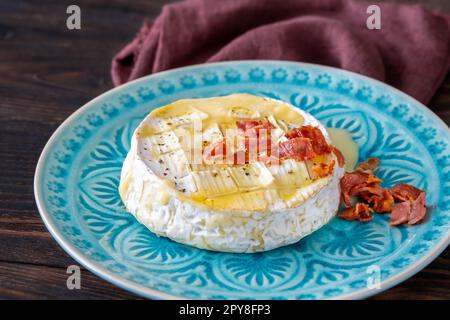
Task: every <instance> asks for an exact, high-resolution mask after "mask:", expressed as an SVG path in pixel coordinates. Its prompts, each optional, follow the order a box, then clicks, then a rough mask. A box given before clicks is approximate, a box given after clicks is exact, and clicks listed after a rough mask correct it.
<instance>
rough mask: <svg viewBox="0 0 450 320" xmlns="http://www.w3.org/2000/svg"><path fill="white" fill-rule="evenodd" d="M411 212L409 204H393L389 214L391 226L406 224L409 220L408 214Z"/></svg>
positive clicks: (406, 202)
mask: <svg viewBox="0 0 450 320" xmlns="http://www.w3.org/2000/svg"><path fill="white" fill-rule="evenodd" d="M410 211H411V203H410V202H409V201H404V202H400V203H396V204H394V206H393V207H392V213H391V221H390V224H391V226H397V225H399V224H403V223H407V222H408V220H409V212H410Z"/></svg>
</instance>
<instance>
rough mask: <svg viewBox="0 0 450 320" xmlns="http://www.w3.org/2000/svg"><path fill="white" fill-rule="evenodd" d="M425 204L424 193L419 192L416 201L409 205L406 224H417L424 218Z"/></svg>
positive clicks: (425, 212)
mask: <svg viewBox="0 0 450 320" xmlns="http://www.w3.org/2000/svg"><path fill="white" fill-rule="evenodd" d="M425 202H426V197H425V192H421V193H420V194H419V196H418V197H417V199H416V200H414V201H413V202H412V203H411V211H410V212H409V217H408V224H416V223H419V222H421V221H422V220H423V219H424V218H425V216H426V214H427V208H426V206H425Z"/></svg>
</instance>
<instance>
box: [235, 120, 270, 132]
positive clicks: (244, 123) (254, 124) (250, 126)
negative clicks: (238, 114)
mask: <svg viewBox="0 0 450 320" xmlns="http://www.w3.org/2000/svg"><path fill="white" fill-rule="evenodd" d="M236 126H237V128H238V129H239V130H242V131H244V133H248V132H249V131H250V130H252V131H253V132H255V133H256V136H259V133H260V131H261V130H263V129H264V130H266V134H267V135H270V130H271V129H274V128H275V127H274V126H273V125H272V124H271V123H270V122H269V121H268V120H238V121H236Z"/></svg>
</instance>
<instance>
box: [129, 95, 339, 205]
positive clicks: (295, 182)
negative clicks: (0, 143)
mask: <svg viewBox="0 0 450 320" xmlns="http://www.w3.org/2000/svg"><path fill="white" fill-rule="evenodd" d="M249 119H254V120H264V119H265V120H268V121H269V122H270V123H271V124H272V125H273V126H274V127H275V129H272V130H271V139H272V141H274V142H281V141H285V140H284V139H286V138H285V137H284V135H285V133H286V132H287V131H289V130H290V129H291V128H294V127H300V126H302V125H313V126H317V127H319V128H320V129H321V130H322V132H323V133H324V136H325V137H326V138H327V140H328V141H329V142H331V140H330V138H329V135H328V133H327V131H326V130H325V129H324V128H323V126H321V125H320V123H319V122H318V121H317V120H315V119H314V118H313V117H312V116H310V115H308V114H306V113H303V112H301V111H299V110H298V109H296V108H294V107H292V106H289V105H287V104H284V103H282V102H278V101H275V100H271V99H266V98H262V97H257V96H253V95H248V94H234V95H230V96H225V97H215V98H207V99H186V100H178V101H176V102H174V103H171V104H169V105H166V106H164V107H160V108H158V109H155V110H154V111H152V112H151V113H150V115H149V116H148V117H147V118H146V119H145V120H144V121H143V123H142V124H141V125H140V127H139V128H138V129H137V130H136V133H135V134H136V137H137V140H138V148H137V151H138V156H139V157H140V158H141V160H142V161H143V162H144V163H145V165H146V166H147V167H148V168H149V170H151V172H152V173H153V174H154V175H156V176H157V177H158V178H159V179H162V180H163V181H164V182H165V185H166V186H167V187H166V188H164V190H155V201H160V202H161V203H163V202H164V201H165V199H169V198H170V197H169V196H168V194H173V193H176V196H177V197H178V198H181V199H183V200H186V201H191V202H195V203H197V204H201V205H204V206H207V207H209V208H212V209H217V210H220V209H227V210H240V211H267V210H272V209H282V208H292V207H296V206H298V205H300V204H301V203H303V202H304V201H306V200H307V199H308V198H310V197H311V196H313V195H314V194H316V193H317V192H318V191H320V189H321V188H323V187H325V186H326V185H327V183H328V182H329V180H330V178H331V177H330V176H327V177H323V178H320V177H317V176H315V174H314V172H313V170H312V166H313V165H316V164H317V163H330V161H331V160H332V159H334V156H333V155H331V154H330V155H326V156H317V157H316V158H314V159H311V160H308V161H302V162H300V161H295V160H292V159H287V160H283V161H281V162H280V163H279V164H272V165H266V164H264V163H263V162H259V161H253V162H250V163H247V164H242V165H227V164H214V163H213V164H211V163H204V162H202V159H201V158H200V159H199V158H198V154H200V155H201V154H202V153H198V152H195V151H198V150H204V148H205V147H207V146H209V145H211V144H214V143H216V142H218V141H220V140H221V139H224V137H225V132H226V130H227V129H235V128H236V121H238V120H249ZM339 141H344V144H345V138H342V137H341V138H339ZM344 156H345V154H344ZM126 189H127V186H126V183H124V184H123V185H121V189H120V192H121V193H124V192H126Z"/></svg>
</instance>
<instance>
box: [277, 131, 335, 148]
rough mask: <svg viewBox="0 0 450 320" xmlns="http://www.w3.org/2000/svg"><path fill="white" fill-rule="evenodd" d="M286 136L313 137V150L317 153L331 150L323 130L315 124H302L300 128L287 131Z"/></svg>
mask: <svg viewBox="0 0 450 320" xmlns="http://www.w3.org/2000/svg"><path fill="white" fill-rule="evenodd" d="M285 136H286V138H288V139H295V138H309V139H311V143H312V147H313V150H314V152H315V153H316V154H318V155H321V154H326V153H330V152H331V147H330V145H329V144H328V143H327V140H326V139H325V137H324V135H323V133H322V131H321V130H320V129H319V128H317V127H313V126H302V127H300V128H294V129H292V130H291V131H289V132H288V133H286V135H285Z"/></svg>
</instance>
